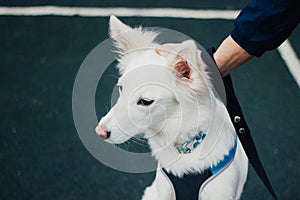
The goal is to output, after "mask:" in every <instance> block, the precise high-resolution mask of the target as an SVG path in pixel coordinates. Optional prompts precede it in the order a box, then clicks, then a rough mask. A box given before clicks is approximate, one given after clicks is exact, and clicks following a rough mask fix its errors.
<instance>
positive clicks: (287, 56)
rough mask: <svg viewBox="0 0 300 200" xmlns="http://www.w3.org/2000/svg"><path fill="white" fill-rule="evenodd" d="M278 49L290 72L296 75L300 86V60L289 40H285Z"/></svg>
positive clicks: (295, 77)
mask: <svg viewBox="0 0 300 200" xmlns="http://www.w3.org/2000/svg"><path fill="white" fill-rule="evenodd" d="M278 51H279V53H280V55H281V57H282V59H283V60H284V62H285V64H286V66H287V68H288V69H289V71H290V73H291V74H292V76H293V77H294V79H295V81H296V82H297V84H298V86H299V87H300V61H299V59H298V57H297V55H296V53H295V51H294V49H293V47H292V45H291V43H290V41H289V40H286V41H284V42H283V43H282V44H281V45H280V47H278Z"/></svg>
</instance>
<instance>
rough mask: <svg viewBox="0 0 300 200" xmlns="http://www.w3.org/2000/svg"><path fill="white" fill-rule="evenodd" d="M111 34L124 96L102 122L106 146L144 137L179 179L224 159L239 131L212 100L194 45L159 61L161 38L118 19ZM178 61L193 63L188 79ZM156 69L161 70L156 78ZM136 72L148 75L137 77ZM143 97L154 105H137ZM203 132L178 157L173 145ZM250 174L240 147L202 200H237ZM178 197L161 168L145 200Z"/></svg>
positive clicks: (112, 21) (188, 43) (189, 43)
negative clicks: (187, 151) (199, 139)
mask: <svg viewBox="0 0 300 200" xmlns="http://www.w3.org/2000/svg"><path fill="white" fill-rule="evenodd" d="M110 35H111V36H112V37H113V39H114V40H115V45H116V47H117V48H118V49H119V51H120V57H119V62H120V63H119V65H118V67H119V70H120V74H121V78H120V79H119V84H120V85H122V87H123V91H122V92H121V94H120V98H119V100H118V102H117V103H116V105H115V106H114V107H113V108H112V109H111V110H110V111H109V113H108V114H107V115H106V116H104V117H103V118H102V119H101V120H100V122H99V125H98V126H100V127H105V129H106V130H107V131H110V132H111V136H110V137H109V138H108V139H107V140H106V141H107V142H110V143H122V142H125V141H126V140H128V139H130V138H131V137H134V136H135V135H137V134H139V133H145V137H147V138H148V143H149V145H150V147H151V150H152V153H153V156H154V157H155V158H156V159H157V160H158V162H159V165H160V166H161V167H164V168H165V169H166V170H167V171H169V172H171V173H173V174H174V175H177V176H179V177H181V176H183V175H184V174H188V173H193V172H201V171H203V170H205V169H207V168H208V167H211V166H213V165H214V164H216V163H217V162H218V161H219V160H222V159H223V157H224V155H226V154H228V152H229V150H230V148H231V147H232V146H233V143H234V138H235V130H234V127H233V125H232V123H231V121H230V118H229V115H228V113H227V111H226V108H225V106H224V105H223V103H222V102H220V101H219V100H218V99H217V98H216V97H215V96H214V95H213V92H212V86H211V83H210V79H209V75H208V74H207V73H206V71H205V69H206V66H205V64H204V62H203V61H202V60H201V59H200V54H201V52H200V51H199V50H198V49H197V46H196V45H195V43H194V42H193V41H185V42H183V43H181V44H178V45H177V47H175V48H173V49H172V50H170V51H171V52H170V53H169V54H168V55H167V56H161V55H159V54H158V53H157V52H156V51H155V48H156V47H157V46H158V44H157V43H155V42H154V40H155V38H156V35H157V33H154V32H145V31H143V30H142V29H141V28H136V29H132V28H131V27H129V26H127V25H125V24H123V23H122V22H121V21H119V20H118V19H117V18H116V17H114V16H112V17H111V18H110ZM178 56H179V59H184V60H186V61H187V62H188V63H189V66H190V68H191V72H192V73H191V76H190V78H189V79H187V78H184V77H179V76H178V74H176V69H175V67H174V66H175V65H176V62H178ZM156 68H157V69H159V68H161V71H160V70H159V73H155V70H154V69H156ZM163 68H167V69H168V70H166V69H163ZM138 69H142V71H145V73H147V74H146V75H143V74H140V75H137V76H134V75H135V73H138ZM146 81H153V82H155V81H158V82H160V83H161V84H165V85H167V86H168V88H171V89H172V91H170V90H169V89H168V88H167V89H166V88H165V87H161V85H159V84H158V85H155V84H154V85H149V84H147V85H145V86H143V83H146ZM141 97H142V98H146V99H150V100H154V103H153V104H151V106H146V107H145V106H141V105H137V101H138V100H139V99H140V98H141ZM120 119H122V120H120ZM199 131H202V132H204V133H206V134H207V136H206V138H205V139H204V141H203V142H202V143H201V144H200V146H199V147H198V148H196V149H195V151H193V152H192V153H190V154H185V155H180V154H178V153H177V152H176V150H175V148H174V146H175V144H178V143H183V142H185V141H186V140H187V139H189V138H191V137H193V136H194V135H195V134H197V133H198V132H199ZM160 166H159V167H160ZM247 170H248V160H247V157H246V155H245V153H244V150H243V148H242V146H241V144H240V142H238V148H237V152H236V155H235V157H234V160H233V162H232V163H231V165H230V166H229V167H228V168H226V169H225V170H224V171H223V172H222V173H221V174H220V175H218V176H217V177H216V178H214V179H213V180H212V181H210V182H209V183H208V184H207V185H206V186H205V187H204V189H203V191H202V193H201V194H200V196H199V199H213V200H214V199H217V200H222V199H224V200H225V199H226V200H227V199H239V198H240V196H241V193H242V190H243V186H244V183H245V181H246V177H247ZM174 198H175V197H174V196H173V193H172V187H171V186H170V184H169V183H168V181H167V179H165V177H164V175H163V174H162V173H161V171H160V169H159V168H158V170H157V174H156V178H155V180H154V182H153V183H152V185H151V186H149V187H148V188H147V189H146V190H145V193H144V196H143V199H144V200H147V199H149V200H150V199H151V200H154V199H155V200H158V199H159V200H167V199H168V200H169V199H174Z"/></svg>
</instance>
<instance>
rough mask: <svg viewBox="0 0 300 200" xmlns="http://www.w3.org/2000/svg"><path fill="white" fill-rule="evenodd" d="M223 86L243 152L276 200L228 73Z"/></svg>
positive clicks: (228, 108) (276, 199)
mask: <svg viewBox="0 0 300 200" xmlns="http://www.w3.org/2000/svg"><path fill="white" fill-rule="evenodd" d="M223 81H224V86H225V90H226V98H227V110H228V112H229V115H230V118H231V121H232V123H233V125H234V128H235V131H236V133H237V135H238V137H239V139H240V141H241V144H242V146H243V148H244V150H245V153H246V155H247V157H248V159H249V161H250V163H251V164H252V166H253V168H254V170H255V171H256V173H257V174H258V176H259V178H260V179H261V180H262V182H263V183H264V184H265V186H266V188H267V189H268V190H269V192H270V193H271V195H272V196H273V198H274V199H275V200H278V198H277V196H276V194H275V192H274V189H273V187H272V185H271V183H270V180H269V178H268V176H267V174H266V172H265V169H264V167H263V165H262V163H261V161H260V159H259V156H258V153H257V150H256V147H255V144H254V142H253V139H252V137H251V135H250V130H249V128H248V125H247V123H246V120H245V118H244V116H243V112H242V109H241V107H240V104H239V102H238V100H237V98H236V96H235V92H234V89H233V85H232V80H231V77H230V75H227V76H226V77H224V78H223Z"/></svg>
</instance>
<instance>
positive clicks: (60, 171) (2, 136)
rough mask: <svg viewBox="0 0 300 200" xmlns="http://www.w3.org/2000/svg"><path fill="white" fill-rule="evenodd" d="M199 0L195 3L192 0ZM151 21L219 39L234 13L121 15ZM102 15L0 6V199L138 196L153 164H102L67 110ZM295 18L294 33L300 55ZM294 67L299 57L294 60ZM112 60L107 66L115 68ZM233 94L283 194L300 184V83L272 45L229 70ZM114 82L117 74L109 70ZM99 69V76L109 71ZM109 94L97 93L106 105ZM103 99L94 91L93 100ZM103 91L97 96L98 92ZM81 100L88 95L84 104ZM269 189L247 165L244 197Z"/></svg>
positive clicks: (100, 35)
mask: <svg viewBox="0 0 300 200" xmlns="http://www.w3.org/2000/svg"><path fill="white" fill-rule="evenodd" d="M193 2H194V3H195V4H192V3H193ZM201 2H202V1H190V2H188V3H189V5H186V3H187V2H185V3H184V2H182V1H165V3H155V2H153V1H144V3H142V1H136V2H132V1H119V0H118V1H89V3H85V1H76V2H75V3H74V2H73V1H68V0H65V1H43V3H41V2H40V1H30V3H29V2H23V1H0V6H10V5H27V6H28V5H48V4H52V5H53V4H55V5H63V6H89V7H91V6H98V7H99V6H110V7H116V6H127V7H132V6H136V7H178V8H180V7H183V8H195V9H196V8H201V9H203V8H216V9H240V8H242V6H243V5H245V3H246V1H229V2H228V3H226V2H224V1H221V0H218V1H209V0H206V1H203V3H201ZM122 20H123V21H125V22H126V23H128V24H130V25H134V26H135V25H140V24H142V25H144V26H150V27H151V26H157V27H165V28H170V29H174V30H177V31H179V32H182V33H185V34H187V35H189V36H191V37H192V38H193V39H195V40H197V41H198V42H199V43H200V44H202V45H203V46H204V47H210V46H218V44H219V43H220V42H221V40H222V39H223V38H225V37H226V35H227V34H228V33H229V32H230V30H231V29H232V28H233V24H232V21H230V20H200V19H199V20H196V19H174V18H147V17H138V18H137V17H134V18H129V17H127V18H122ZM107 23H108V17H102V18H82V17H54V16H40V17H20V16H0V26H1V27H2V28H1V32H0V38H1V45H0V55H1V60H0V114H1V122H0V149H1V150H0V163H1V165H0V166H1V170H0V190H1V191H0V199H3V200H10V199H22V200H23V199H39V200H40V199H101V200H102V199H110V200H119V199H124V200H135V199H140V197H141V196H142V193H143V190H144V188H145V187H146V186H148V185H149V184H150V183H151V182H152V180H153V178H154V172H153V173H145V174H129V173H124V172H120V171H116V170H114V169H111V168H109V167H106V166H105V165H103V164H102V163H101V162H99V161H98V160H96V159H95V158H94V157H93V156H92V155H91V154H90V153H89V152H88V151H87V150H86V148H85V147H84V146H83V144H82V142H81V141H80V139H79V136H78V134H77V132H76V129H75V126H74V122H73V117H72V89H73V83H74V80H75V77H76V73H77V71H78V69H79V67H80V65H81V63H82V61H83V60H84V58H85V57H86V56H87V54H88V53H89V52H90V51H91V50H92V49H93V48H94V47H95V46H96V45H98V44H99V43H100V42H101V41H103V40H105V39H106V38H107V28H108V24H107ZM299 28H300V27H298V28H297V29H296V31H295V32H294V33H293V35H292V36H291V38H290V41H291V43H292V45H293V47H294V49H295V51H296V53H297V55H298V57H299V55H300V37H299V33H300V29H299ZM299 67H300V66H299ZM114 73H115V70H111V71H109V72H107V74H108V75H109V74H114ZM232 76H233V80H234V84H235V87H236V92H237V95H238V97H239V99H240V101H241V105H242V107H243V108H244V112H245V115H246V118H247V121H248V122H249V125H250V127H251V130H252V135H253V138H254V140H255V143H256V145H257V148H258V151H259V154H260V156H261V159H262V162H263V164H264V166H265V168H266V171H267V173H268V175H269V176H270V179H271V182H272V184H273V186H274V188H275V190H276V192H277V194H278V196H279V197H280V199H283V200H289V199H297V197H299V196H300V193H299V180H300V175H299V170H298V167H299V166H300V159H299V153H298V152H299V145H300V140H299V132H300V123H299V119H300V103H299V102H300V90H299V86H298V85H297V84H296V82H295V81H294V79H293V78H292V76H291V75H290V73H289V71H288V69H287V67H286V65H285V63H284V61H283V60H282V58H281V57H280V55H279V53H278V51H276V50H275V51H273V52H269V53H266V54H265V55H264V56H263V57H262V58H259V59H253V60H252V61H250V62H249V63H248V64H246V65H244V66H243V67H241V68H240V69H238V70H236V71H234V72H233V73H232ZM105 80H107V88H102V89H101V90H102V91H110V88H112V87H113V85H112V84H113V83H114V82H115V80H113V79H112V78H109V77H108V78H107V79H105ZM105 80H104V79H103V80H101V81H105ZM109 98H110V97H109V96H108V94H105V93H104V92H103V93H101V94H97V104H96V105H95V106H96V107H97V111H98V112H99V114H100V115H101V114H103V113H104V112H105V106H104V103H105V102H109ZM98 99H99V100H98ZM101 99H102V100H101ZM83 106H84V105H83ZM253 199H258V200H268V199H272V198H271V196H270V195H269V194H268V192H267V190H266V189H265V188H264V186H263V184H262V183H261V181H260V180H259V179H258V177H257V175H256V174H255V173H254V172H253V169H252V168H251V167H250V170H249V176H248V180H247V183H246V186H245V189H244V193H243V196H242V200H253Z"/></svg>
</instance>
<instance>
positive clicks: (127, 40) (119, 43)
mask: <svg viewBox="0 0 300 200" xmlns="http://www.w3.org/2000/svg"><path fill="white" fill-rule="evenodd" d="M109 32H110V36H111V37H112V38H113V39H114V41H115V46H116V47H117V48H118V49H119V50H120V53H121V54H122V53H125V52H127V51H130V50H134V49H140V48H144V47H152V46H154V45H155V44H154V40H155V38H156V36H157V33H156V32H153V31H145V30H143V29H142V28H141V27H138V28H131V27H130V26H127V25H126V24H124V23H123V22H121V21H120V20H119V19H118V18H117V17H115V16H113V15H112V16H111V17H110V20H109Z"/></svg>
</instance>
